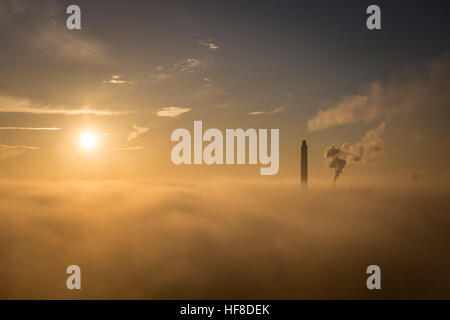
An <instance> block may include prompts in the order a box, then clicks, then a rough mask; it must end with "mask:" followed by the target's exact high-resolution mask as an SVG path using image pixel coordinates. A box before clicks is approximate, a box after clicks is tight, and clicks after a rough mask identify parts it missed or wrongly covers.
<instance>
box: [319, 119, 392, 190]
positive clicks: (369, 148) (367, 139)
mask: <svg viewBox="0 0 450 320" xmlns="http://www.w3.org/2000/svg"><path fill="white" fill-rule="evenodd" d="M385 126H386V123H385V122H382V123H381V124H380V125H379V126H378V127H377V128H375V129H372V130H370V131H368V132H367V133H366V135H365V136H364V137H363V138H362V139H361V141H359V142H357V143H355V144H353V145H352V144H350V143H344V144H342V145H340V146H339V145H338V144H332V145H331V146H329V147H328V148H326V149H325V153H324V158H325V160H326V161H327V164H328V167H329V168H330V169H334V178H333V185H335V184H336V180H337V178H339V176H340V175H341V174H342V171H343V170H344V168H345V166H346V165H347V164H349V163H363V164H367V163H370V162H373V161H375V159H376V158H377V157H378V156H379V155H380V154H381V153H382V152H383V139H382V136H383V133H384V128H385Z"/></svg>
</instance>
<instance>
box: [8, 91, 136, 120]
mask: <svg viewBox="0 0 450 320" xmlns="http://www.w3.org/2000/svg"><path fill="white" fill-rule="evenodd" d="M0 112H11V113H33V114H54V115H57V114H64V115H82V114H92V115H100V116H119V115H126V114H132V113H135V112H133V111H130V110H101V109H91V108H89V107H83V108H78V109H72V108H67V107H53V106H49V105H44V104H39V103H35V102H33V101H31V100H30V99H27V98H17V97H11V96H0Z"/></svg>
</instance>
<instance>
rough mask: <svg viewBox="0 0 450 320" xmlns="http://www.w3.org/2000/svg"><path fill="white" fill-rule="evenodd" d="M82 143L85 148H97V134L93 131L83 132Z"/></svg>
mask: <svg viewBox="0 0 450 320" xmlns="http://www.w3.org/2000/svg"><path fill="white" fill-rule="evenodd" d="M80 144H81V146H82V147H83V149H86V150H93V149H95V147H96V146H97V135H96V134H95V133H93V132H91V131H86V132H83V133H82V134H81V136H80Z"/></svg>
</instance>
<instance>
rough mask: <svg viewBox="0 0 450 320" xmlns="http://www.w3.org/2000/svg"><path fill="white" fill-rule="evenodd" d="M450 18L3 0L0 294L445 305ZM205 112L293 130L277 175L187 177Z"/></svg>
mask: <svg viewBox="0 0 450 320" xmlns="http://www.w3.org/2000/svg"><path fill="white" fill-rule="evenodd" d="M72 4H77V5H78V6H79V7H80V9H81V30H68V28H67V27H66V19H67V17H68V16H69V15H68V14H67V13H66V8H67V7H68V6H69V5H72ZM371 4H377V5H378V6H379V7H380V8H381V30H368V29H367V27H366V19H367V17H368V15H367V14H366V9H367V7H368V6H369V5H371ZM449 10H450V4H449V2H448V1H439V0H433V1H412V0H410V1H404V0H396V1H382V0H378V1H361V0H346V1H325V0H317V1H301V0H297V1H280V0H278V1H220V2H219V1H195V2H188V1H167V0H166V1H104V0H96V1H84V0H78V1H76V2H73V1H70V2H69V1H52V0H36V1H31V0H30V1H26V0H1V1H0V41H1V47H0V48H1V50H0V239H1V240H2V241H1V242H0V243H1V244H0V256H1V259H0V260H1V261H0V283H1V284H2V285H1V287H0V298H8V299H16V298H18V299H29V298H31V299H35V298H58V299H66V298H86V299H91V298H101V299H108V298H120V299H129V298H143V299H166V298H172V299H175V298H176V299H178V298H181V299H209V298H212V299H239V298H245V299H247V298H253V299H255V298H256V299H258V298H261V299H283V298H284V299H300V298H308V299H313V298H375V299H377V298H389V299H390V298H393V299H395V298H403V299H409V298H448V297H449V293H450V278H449V275H448V268H449V264H450V261H449V259H448V254H447V252H448V230H449V227H450V221H449V219H448V205H449V203H448V199H450V197H449V196H448V194H449V192H450V184H449V181H450V179H449V178H450V170H449V166H448V164H449V163H450V152H449V148H448V141H449V139H450V130H449V126H448V119H449V115H450V111H449V110H450V109H449V105H450V43H449V41H448V38H449V33H450V21H449V19H448V12H449ZM194 121H202V124H203V129H204V131H205V130H206V129H209V128H216V129H219V130H220V131H221V132H222V133H224V134H225V132H226V129H237V128H243V129H251V128H253V129H256V130H258V129H278V130H279V157H280V161H279V170H278V172H277V174H275V175H261V174H260V167H261V166H260V164H257V165H250V164H244V165H211V166H210V165H206V164H202V165H187V164H185V165H175V164H174V163H173V162H172V160H171V151H172V148H173V147H174V146H175V145H176V142H174V141H171V135H172V133H173V132H174V131H175V130H177V129H187V130H189V131H190V132H191V134H192V133H193V132H194ZM302 140H306V141H307V144H308V152H309V154H308V166H309V172H308V173H309V174H308V176H309V187H308V189H307V191H306V192H300V190H299V184H300V145H301V142H302ZM333 186H334V187H333ZM72 264H75V265H79V266H80V267H81V270H82V274H83V280H82V281H83V282H82V283H83V284H82V286H83V290H81V291H77V290H74V291H69V290H67V288H66V287H65V284H66V278H67V274H66V273H65V270H66V267H67V266H68V265H72ZM370 264H377V265H380V266H381V269H382V272H383V291H381V292H374V291H371V292H368V291H367V289H366V287H365V281H366V278H367V274H366V267H367V266H368V265H370ZM261 284H264V285H261Z"/></svg>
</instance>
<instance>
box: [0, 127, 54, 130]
mask: <svg viewBox="0 0 450 320" xmlns="http://www.w3.org/2000/svg"><path fill="white" fill-rule="evenodd" d="M0 130H32V131H57V130H62V128H33V127H0Z"/></svg>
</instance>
